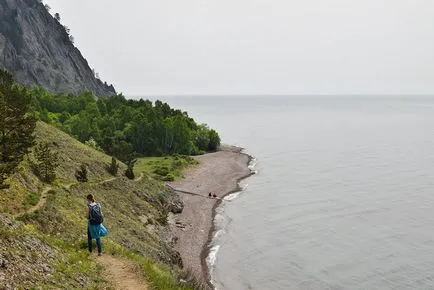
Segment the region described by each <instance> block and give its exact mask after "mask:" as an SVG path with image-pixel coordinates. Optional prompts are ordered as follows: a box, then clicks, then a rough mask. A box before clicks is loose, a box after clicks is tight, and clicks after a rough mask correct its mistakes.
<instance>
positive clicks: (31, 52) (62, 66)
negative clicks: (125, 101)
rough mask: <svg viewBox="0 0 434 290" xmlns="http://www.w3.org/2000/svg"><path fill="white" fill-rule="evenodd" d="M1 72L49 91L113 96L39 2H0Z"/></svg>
mask: <svg viewBox="0 0 434 290" xmlns="http://www.w3.org/2000/svg"><path fill="white" fill-rule="evenodd" d="M0 69H6V70H8V71H9V72H11V73H12V74H13V75H14V77H15V80H16V81H17V82H19V83H20V84H22V85H24V86H26V87H32V86H41V87H44V88H45V89H47V90H48V91H50V92H63V93H75V94H76V93H82V92H92V93H94V94H95V95H96V96H110V95H113V94H115V93H116V92H115V89H114V88H113V86H112V85H110V86H109V85H107V83H103V82H102V81H101V80H99V79H97V78H96V77H95V74H94V72H93V71H92V69H91V68H90V67H89V65H88V63H87V61H86V59H85V58H84V57H83V56H82V55H81V53H80V51H79V50H78V49H77V48H76V47H75V46H74V44H73V43H72V42H71V39H70V36H69V34H68V31H67V29H66V28H65V27H64V26H63V25H62V24H60V22H59V21H58V20H56V19H55V18H53V16H52V15H51V14H50V13H49V12H48V11H47V9H46V8H45V7H44V4H43V3H42V2H41V1H38V0H0Z"/></svg>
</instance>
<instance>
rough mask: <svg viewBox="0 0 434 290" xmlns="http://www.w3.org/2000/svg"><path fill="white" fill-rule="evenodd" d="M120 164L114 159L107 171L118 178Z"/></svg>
mask: <svg viewBox="0 0 434 290" xmlns="http://www.w3.org/2000/svg"><path fill="white" fill-rule="evenodd" d="M118 169H119V164H118V162H117V160H116V158H115V157H112V163H111V164H110V166H109V167H108V169H107V171H108V172H109V173H110V174H111V175H113V176H116V175H117V174H118Z"/></svg>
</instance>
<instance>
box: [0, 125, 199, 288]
mask: <svg viewBox="0 0 434 290" xmlns="http://www.w3.org/2000/svg"><path fill="white" fill-rule="evenodd" d="M36 135H37V138H38V139H39V140H44V141H45V142H48V143H49V144H50V147H51V149H52V150H53V151H56V152H59V154H60V156H59V157H60V160H61V162H60V166H59V168H58V170H57V172H56V173H57V176H58V178H57V179H56V181H55V182H54V184H53V185H52V186H53V189H52V190H51V191H49V193H48V196H47V198H46V202H45V204H44V206H43V207H42V208H41V209H39V210H37V211H36V212H34V213H31V214H24V215H22V216H21V217H20V218H19V221H20V222H12V223H13V224H14V226H10V224H11V222H9V221H8V219H7V218H2V219H0V250H2V249H3V248H5V249H6V248H10V249H11V250H9V252H7V254H6V257H4V256H3V254H0V260H1V259H6V260H9V261H12V262H13V261H14V259H15V258H14V257H25V258H23V259H21V260H20V261H21V262H20V263H18V262H17V261H15V262H16V263H18V265H19V266H20V267H19V268H17V269H16V271H14V269H15V268H14V267H10V268H9V270H7V271H9V272H10V273H8V275H9V276H8V277H11V278H10V279H8V283H10V285H11V286H13V287H18V286H19V287H23V286H24V284H23V283H24V281H30V282H29V283H32V284H31V285H34V287H38V286H41V287H42V288H59V287H60V286H59V285H61V288H64V287H66V288H67V289H74V288H82V287H86V289H92V288H95V289H97V288H98V289H101V288H110V287H111V286H110V282H109V281H106V280H105V278H104V277H103V274H102V273H103V272H102V267H101V265H99V264H98V263H96V262H95V261H94V259H93V258H92V257H90V256H89V254H88V253H87V250H86V243H87V236H86V220H85V218H84V209H85V206H86V200H85V196H86V195H87V194H89V193H92V194H94V195H95V196H96V199H97V201H98V202H100V203H101V205H102V208H103V212H104V215H105V225H106V227H107V228H108V230H109V235H108V236H107V238H104V239H103V251H104V252H105V253H112V254H115V255H120V256H123V257H126V258H129V259H131V260H133V261H134V262H136V263H138V264H139V265H141V267H142V269H143V270H144V272H145V276H146V279H147V280H148V282H149V284H150V286H151V288H152V289H193V288H194V287H193V286H188V283H187V284H185V283H181V282H179V281H180V279H181V277H183V273H182V272H181V270H180V268H179V267H178V266H176V265H179V264H180V257H179V254H178V253H177V252H175V251H174V250H173V249H172V247H171V244H172V243H173V239H174V237H173V236H172V235H171V233H170V231H169V230H168V228H167V227H166V225H165V224H166V220H167V214H168V212H169V211H170V206H171V202H172V200H173V199H174V198H176V196H174V195H173V194H172V193H171V192H169V191H168V190H167V189H166V188H164V186H162V184H161V183H160V182H158V181H156V180H155V179H154V178H152V173H150V174H147V173H145V174H144V177H143V178H142V179H141V180H139V181H132V180H129V179H127V178H125V177H123V176H120V175H119V176H118V177H116V178H115V179H113V176H111V175H110V174H108V172H107V170H106V167H107V165H108V164H109V163H110V161H111V159H110V157H109V156H107V155H105V154H103V153H102V152H100V151H97V150H94V149H92V148H90V147H88V146H86V145H84V144H82V143H80V142H78V141H77V140H75V139H73V138H71V137H70V136H68V135H67V134H65V133H63V132H61V131H60V130H57V129H55V128H54V127H52V126H50V125H47V124H45V123H41V122H40V123H38V124H37V129H36ZM178 159H179V157H178ZM183 160H184V158H183ZM154 161H155V160H154ZM175 161H177V160H175V159H173V160H172V164H173V163H174V162H175ZM167 162H169V161H167ZM185 162H186V161H185ZM82 163H85V164H86V165H87V167H88V177H89V182H88V183H83V184H79V183H78V182H77V181H76V179H75V177H74V173H75V170H76V168H78V166H79V165H80V164H82ZM182 163H183V168H184V167H185V166H186V164H184V161H182ZM139 164H142V165H140V166H139V167H138V168H137V171H140V170H144V171H145V172H146V170H145V167H149V168H152V166H151V167H150V165H149V162H144V163H139ZM154 165H155V164H154ZM120 167H121V168H120V171H119V172H123V171H124V170H125V168H126V166H125V164H122V163H121V164H120ZM171 168H172V167H171ZM178 169H179V168H177V170H178ZM148 172H149V171H148ZM179 172H180V171H176V172H175V171H173V173H174V174H177V175H179ZM138 173H139V172H138ZM110 179H111V180H110ZM105 180H110V181H106V182H104V181H105ZM10 183H11V185H12V186H11V188H10V189H7V190H2V191H0V199H1V200H0V201H1V202H0V212H2V213H6V214H17V213H20V212H23V211H25V210H26V209H28V208H29V207H31V206H32V205H34V204H36V203H37V202H38V200H39V197H40V192H41V191H42V190H43V189H44V188H46V187H47V185H45V184H43V183H41V182H40V181H39V180H38V179H37V178H36V177H35V175H34V174H33V173H32V172H31V170H30V167H29V164H28V162H27V161H24V162H22V164H21V165H20V169H19V171H18V173H16V174H15V175H14V176H13V177H12V178H11V180H10ZM0 217H1V215H0ZM3 217H4V216H3ZM11 240H13V241H16V243H15V244H13V245H12V247H11V246H10V241H11ZM29 244H37V245H38V247H39V248H44V249H46V252H48V253H52V255H50V256H41V257H38V250H37V249H35V250H31V251H30V252H29ZM0 253H2V252H1V251H0ZM23 255H24V256H23ZM35 265H45V266H39V267H36V268H35ZM18 269H21V270H18ZM22 269H24V270H22ZM40 269H45V270H42V271H40ZM18 272H19V273H18ZM1 275H2V271H1V269H0V276H1ZM47 275H48V277H50V279H48V278H46V276H47ZM0 278H1V277H0ZM108 280H109V279H108Z"/></svg>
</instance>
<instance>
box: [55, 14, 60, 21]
mask: <svg viewBox="0 0 434 290" xmlns="http://www.w3.org/2000/svg"><path fill="white" fill-rule="evenodd" d="M54 19H56V20H57V21H59V22H60V14H59V13H57V12H56V13H54Z"/></svg>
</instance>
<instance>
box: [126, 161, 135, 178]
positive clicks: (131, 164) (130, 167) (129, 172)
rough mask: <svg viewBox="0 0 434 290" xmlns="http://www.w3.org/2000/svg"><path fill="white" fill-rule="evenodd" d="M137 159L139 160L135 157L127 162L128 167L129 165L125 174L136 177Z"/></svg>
mask: <svg viewBox="0 0 434 290" xmlns="http://www.w3.org/2000/svg"><path fill="white" fill-rule="evenodd" d="M136 161H137V159H133V160H130V161H129V162H128V164H127V165H128V167H127V170H125V176H126V177H128V178H129V179H134V178H135V175H134V170H133V169H134V164H135V163H136Z"/></svg>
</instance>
